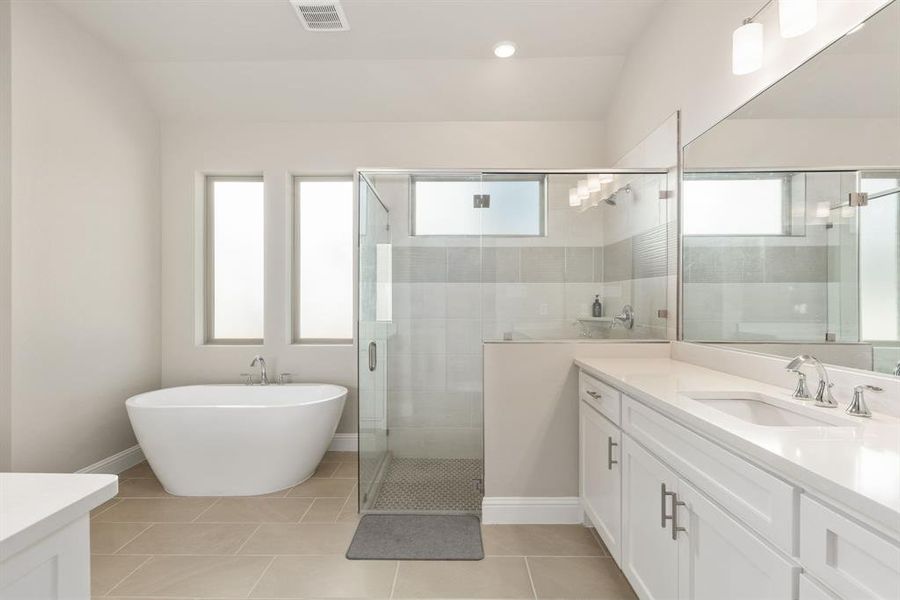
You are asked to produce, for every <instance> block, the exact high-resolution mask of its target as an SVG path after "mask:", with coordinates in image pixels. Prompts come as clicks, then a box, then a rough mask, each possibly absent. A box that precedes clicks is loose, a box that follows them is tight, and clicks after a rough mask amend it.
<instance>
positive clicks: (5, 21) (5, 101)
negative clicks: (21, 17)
mask: <svg viewBox="0 0 900 600" xmlns="http://www.w3.org/2000/svg"><path fill="white" fill-rule="evenodd" d="M9 32H10V29H9V2H8V1H7V0H0V471H8V470H9V460H10V454H9V453H10V449H11V445H10V395H9V361H10V358H9V351H10V340H9V337H10V330H9V319H10V306H9V304H10V287H9V284H10V244H9V218H10V177H9V168H10V157H11V152H10V150H11V148H10V139H9V126H10V73H9V67H10V50H11V48H10V35H9Z"/></svg>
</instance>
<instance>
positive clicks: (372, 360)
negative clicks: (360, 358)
mask: <svg viewBox="0 0 900 600" xmlns="http://www.w3.org/2000/svg"><path fill="white" fill-rule="evenodd" d="M377 366H378V345H377V344H376V343H375V342H369V370H370V371H374V370H375V367H377Z"/></svg>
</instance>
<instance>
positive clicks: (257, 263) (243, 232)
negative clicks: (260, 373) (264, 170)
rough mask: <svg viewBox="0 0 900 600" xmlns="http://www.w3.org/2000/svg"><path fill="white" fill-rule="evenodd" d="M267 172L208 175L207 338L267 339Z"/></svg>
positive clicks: (238, 341)
mask: <svg viewBox="0 0 900 600" xmlns="http://www.w3.org/2000/svg"><path fill="white" fill-rule="evenodd" d="M263 209H264V201H263V180H262V177H214V176H209V177H207V178H206V252H207V260H206V341H207V343H218V344H229V343H231V344H261V343H262V339H263V255H264V247H263V233H264V217H263Z"/></svg>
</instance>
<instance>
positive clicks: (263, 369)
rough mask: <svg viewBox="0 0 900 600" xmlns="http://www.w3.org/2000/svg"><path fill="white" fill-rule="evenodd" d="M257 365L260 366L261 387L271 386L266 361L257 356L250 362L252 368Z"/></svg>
mask: <svg viewBox="0 0 900 600" xmlns="http://www.w3.org/2000/svg"><path fill="white" fill-rule="evenodd" d="M257 364H258V365H259V383H260V384H261V385H269V376H268V374H267V373H266V359H264V358H263V357H262V356H260V355H259V354H257V355H256V356H254V357H253V360H252V361H250V366H251V367H255V366H256V365H257Z"/></svg>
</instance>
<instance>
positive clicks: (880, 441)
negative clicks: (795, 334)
mask: <svg viewBox="0 0 900 600" xmlns="http://www.w3.org/2000/svg"><path fill="white" fill-rule="evenodd" d="M575 364H577V365H578V366H579V367H581V368H582V369H584V370H585V371H586V372H588V373H590V374H592V375H594V376H596V377H598V378H600V379H603V380H606V381H607V382H608V383H610V384H612V385H613V386H614V387H617V388H619V389H621V390H622V391H623V392H625V393H626V394H628V395H629V396H631V397H633V398H635V399H637V400H640V401H642V402H644V403H645V404H647V405H649V406H650V407H652V408H654V409H656V410H658V411H660V412H662V413H664V414H666V415H667V416H669V417H671V418H673V419H674V420H675V421H678V422H680V423H682V424H684V425H686V426H687V427H689V428H690V429H692V430H694V431H696V432H698V433H700V434H702V435H704V436H706V437H708V438H710V439H714V440H716V441H718V442H719V443H720V444H722V445H724V446H726V447H729V448H731V449H732V450H733V451H735V452H737V453H738V454H742V455H744V456H745V457H746V458H749V459H751V460H753V461H754V462H756V463H757V464H759V465H761V466H763V467H764V468H766V469H767V470H769V471H771V472H774V473H776V474H779V475H780V476H781V477H782V478H783V479H787V480H788V481H791V482H793V483H794V484H795V485H797V486H798V487H800V488H802V489H805V490H808V491H810V492H811V493H814V494H815V495H817V496H819V497H821V498H823V499H832V501H834V502H837V503H839V504H842V505H843V506H844V507H845V508H846V509H849V510H851V511H853V512H854V513H855V514H856V515H857V516H858V517H860V518H862V519H864V520H866V521H868V522H870V523H871V524H872V525H875V526H879V527H883V528H884V529H885V530H889V531H890V533H891V534H892V535H893V536H894V537H896V538H898V539H900V419H897V418H895V417H891V416H886V415H878V414H875V415H874V416H873V418H872V419H862V418H858V417H851V416H849V415H845V414H844V412H843V409H844V406H845V405H846V403H845V402H842V403H841V407H840V408H837V409H827V408H818V407H812V406H810V404H811V403H809V402H802V401H799V400H794V399H793V398H791V397H790V392H789V391H787V390H785V389H783V388H779V387H775V386H772V385H768V384H765V383H761V382H759V381H755V380H752V379H747V378H744V377H737V376H735V375H729V374H727V373H722V372H720V371H715V370H712V369H707V368H704V367H700V366H697V365H693V364H690V363H686V362H680V361H676V360H671V359H669V358H635V359H604V358H590V359H587V358H586V359H578V358H576V360H575ZM729 391H730V392H736V391H740V392H756V393H759V394H764V395H766V396H768V397H771V398H773V399H775V400H777V401H778V403H779V404H782V405H784V406H791V407H793V408H795V409H797V410H798V412H802V413H803V414H807V415H810V416H813V417H819V418H821V419H825V420H830V421H833V422H834V423H836V425H835V426H822V427H768V426H761V425H755V424H753V423H749V422H747V421H744V420H743V419H740V418H738V417H735V416H732V415H729V414H726V413H724V412H722V411H719V410H716V409H715V408H712V407H710V406H708V405H705V404H702V403H700V402H697V401H696V400H692V399H691V398H689V397H687V396H686V395H685V394H687V393H691V392H729ZM896 400H897V401H898V402H900V398H897V399H896Z"/></svg>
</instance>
